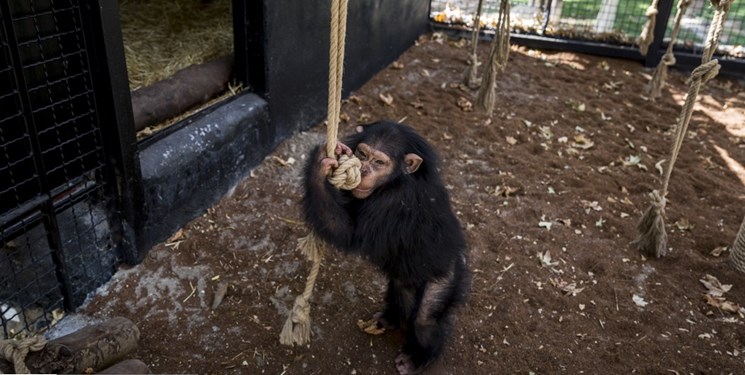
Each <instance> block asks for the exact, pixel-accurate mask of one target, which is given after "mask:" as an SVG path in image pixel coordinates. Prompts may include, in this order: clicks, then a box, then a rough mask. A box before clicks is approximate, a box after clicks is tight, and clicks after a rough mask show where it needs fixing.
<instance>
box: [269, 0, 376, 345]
mask: <svg viewBox="0 0 745 375" xmlns="http://www.w3.org/2000/svg"><path fill="white" fill-rule="evenodd" d="M347 5H348V0H332V1H331V32H330V34H331V36H330V42H329V95H328V115H327V123H328V124H327V127H326V139H327V141H326V142H327V143H326V155H327V156H328V157H330V158H335V157H336V152H335V150H336V144H337V141H336V139H337V137H338V133H339V118H340V114H341V92H342V79H343V77H344V44H345V39H346V34H347V31H346V30H347ZM338 162H339V165H338V167H337V168H335V169H334V170H333V171H332V172H331V174H330V176H328V180H329V182H331V184H332V185H334V186H335V187H337V188H339V189H345V190H352V189H354V188H355V187H357V185H359V183H360V180H361V176H360V167H361V165H362V164H361V162H360V160H359V159H357V158H356V157H353V156H352V157H349V156H348V155H341V156H340V157H339V158H338ZM324 248H325V244H324V243H323V241H322V240H321V239H320V238H319V237H318V236H317V235H316V234H315V233H313V232H312V231H311V232H310V233H309V234H308V235H307V236H305V237H302V238H300V239H298V249H299V250H300V251H301V252H302V253H303V254H305V256H306V257H307V258H308V259H309V260H310V261H311V262H312V263H313V265H312V266H311V271H310V274H309V275H308V278H307V279H306V281H305V289H303V293H302V294H300V295H298V296H297V297H295V303H294V305H293V307H292V311H291V312H290V315H289V316H288V317H287V320H286V321H285V324H284V326H283V327H282V332H281V333H280V334H279V342H280V343H281V344H283V345H290V346H292V345H295V344H298V345H305V344H307V343H308V342H310V333H311V330H310V298H311V297H312V296H313V288H314V287H315V284H316V279H317V278H318V273H319V270H320V268H321V260H322V259H323V253H324Z"/></svg>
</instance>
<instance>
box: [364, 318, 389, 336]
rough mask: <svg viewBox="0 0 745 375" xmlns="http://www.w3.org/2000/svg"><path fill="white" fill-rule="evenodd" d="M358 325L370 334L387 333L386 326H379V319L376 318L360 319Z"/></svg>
mask: <svg viewBox="0 0 745 375" xmlns="http://www.w3.org/2000/svg"><path fill="white" fill-rule="evenodd" d="M357 327H358V328H359V329H360V330H362V332H365V333H367V334H370V335H380V334H383V333H385V328H380V327H378V321H377V320H376V319H370V320H361V319H360V320H358V321H357Z"/></svg>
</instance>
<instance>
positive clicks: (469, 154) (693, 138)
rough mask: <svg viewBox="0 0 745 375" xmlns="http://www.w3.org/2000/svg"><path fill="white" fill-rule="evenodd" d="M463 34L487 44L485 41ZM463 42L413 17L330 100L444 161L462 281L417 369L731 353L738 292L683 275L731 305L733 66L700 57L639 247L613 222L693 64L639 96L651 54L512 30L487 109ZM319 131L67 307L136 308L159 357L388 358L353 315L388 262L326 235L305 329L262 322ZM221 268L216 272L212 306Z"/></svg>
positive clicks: (646, 366) (736, 97)
mask: <svg viewBox="0 0 745 375" xmlns="http://www.w3.org/2000/svg"><path fill="white" fill-rule="evenodd" d="M479 51H480V52H479V53H480V57H481V59H482V60H484V59H486V55H487V53H488V45H486V43H482V45H481V46H480V49H479ZM467 53H468V48H467V47H466V46H465V44H464V43H462V42H458V41H455V40H447V39H443V38H439V37H436V36H434V37H433V36H430V37H428V38H424V39H422V40H421V41H420V42H419V43H418V45H416V46H413V47H412V48H411V49H410V50H409V51H407V52H406V53H404V55H403V56H401V57H400V59H399V60H398V63H399V64H394V65H392V66H391V67H389V68H387V69H385V70H383V71H381V72H380V73H379V74H378V75H377V76H376V77H374V78H373V79H372V80H371V81H370V82H368V83H367V84H366V85H365V86H364V87H362V88H361V89H360V90H358V91H356V92H354V93H353V97H352V98H351V99H350V100H347V101H345V103H344V106H343V112H344V114H345V116H348V117H347V118H346V120H347V121H345V123H344V124H342V128H341V133H342V134H349V133H351V132H353V131H354V129H355V127H356V126H357V125H358V124H359V123H365V122H370V121H374V120H377V119H391V120H400V121H402V122H405V123H407V124H409V125H411V126H413V127H414V128H415V129H417V130H418V131H419V132H420V133H421V134H422V135H424V136H425V137H426V138H428V139H429V140H430V141H431V142H432V143H433V144H434V145H435V147H436V148H437V149H438V150H439V152H440V154H441V157H442V159H443V161H444V163H443V170H442V173H443V177H444V179H445V181H446V184H447V186H448V188H449V190H450V194H451V200H452V203H453V205H454V209H455V211H456V212H457V214H458V217H459V218H460V221H461V223H462V226H463V228H464V230H465V233H466V235H467V240H468V243H469V247H470V257H471V264H470V267H471V269H472V271H473V272H474V280H473V288H472V295H471V298H470V301H469V303H468V305H467V306H466V307H464V308H463V309H462V310H461V311H460V313H459V319H458V323H457V330H456V332H455V334H454V337H453V338H452V340H451V343H450V345H449V347H448V349H447V350H446V352H445V353H444V355H443V356H442V358H441V360H440V361H438V362H437V363H436V364H435V365H434V366H433V367H432V368H431V370H430V371H429V373H434V374H494V373H504V374H506V373H521V374H555V373H568V374H578V373H601V372H602V373H616V374H620V373H625V374H628V373H644V374H647V373H656V374H660V373H671V374H678V373H680V374H683V373H685V374H688V373H691V374H693V373H696V374H729V373H742V370H743V368H745V323H744V322H745V316H744V314H743V312H745V310H740V313H739V314H738V313H736V312H734V313H733V312H727V311H726V310H725V309H723V308H721V307H715V306H712V305H710V304H708V303H707V299H706V298H705V293H706V291H707V289H706V288H705V287H704V284H703V283H702V282H701V281H700V280H702V279H704V278H705V277H707V275H711V276H714V277H716V278H717V279H718V280H719V281H721V283H723V284H731V285H732V288H731V290H730V291H728V292H726V293H725V294H724V298H725V299H726V300H728V301H730V302H733V303H738V304H741V305H745V274H740V273H738V272H736V271H735V270H734V269H732V268H731V267H730V266H729V263H728V261H727V259H728V251H727V249H723V248H722V247H727V246H729V245H731V244H732V243H733V241H734V238H735V235H736V233H737V229H738V228H739V226H740V223H741V221H742V219H743V215H745V169H744V167H743V165H745V87H744V86H743V85H742V82H739V83H738V82H737V81H731V80H727V79H725V78H717V79H715V80H714V81H711V82H709V84H708V86H707V87H706V88H705V89H704V90H702V94H701V96H700V98H701V100H700V104H699V105H698V106H697V110H696V112H695V114H694V115H693V120H692V122H691V126H690V128H689V132H688V134H687V137H686V139H685V144H684V145H683V148H682V151H681V154H680V158H679V160H678V162H677V164H676V167H675V168H676V169H675V172H674V174H673V179H672V182H671V187H670V194H669V204H668V208H667V220H666V224H667V225H666V228H667V233H668V235H669V246H670V248H671V252H670V254H669V255H668V256H667V257H665V258H663V259H644V258H643V257H641V256H640V255H639V253H638V252H637V251H636V250H634V249H633V248H632V247H631V245H630V242H631V241H632V240H633V239H634V238H635V237H636V235H637V232H636V229H635V226H636V223H637V221H638V219H639V218H640V217H641V213H642V211H643V210H644V209H645V208H646V207H647V205H648V198H647V194H648V193H649V192H650V191H651V190H652V189H659V188H660V172H659V171H658V169H659V167H657V165H659V164H658V163H659V162H660V161H661V160H663V159H669V157H668V153H669V150H670V146H671V139H672V135H673V133H672V130H673V128H674V124H675V122H676V117H677V115H678V113H679V109H680V105H681V103H682V101H683V97H684V94H685V91H686V90H687V86H686V85H685V79H686V77H687V75H688V74H687V73H681V72H678V71H673V72H671V77H670V79H669V82H670V85H669V86H668V88H667V89H666V90H665V93H664V95H663V97H662V98H661V99H659V100H657V101H650V100H648V99H647V98H645V96H644V94H643V92H644V90H643V88H644V85H645V84H646V82H647V81H648V79H649V77H650V74H651V71H649V70H645V69H644V68H643V67H642V66H641V65H640V64H638V63H636V62H630V61H623V60H613V59H608V58H599V57H593V56H587V55H580V54H573V53H556V52H542V51H536V50H528V49H525V48H518V47H514V46H513V49H512V53H511V55H510V62H509V66H508V67H507V71H506V72H505V73H504V74H502V75H501V76H500V77H499V81H498V87H499V88H498V96H497V104H496V109H495V112H494V115H493V116H492V117H491V118H487V117H486V115H485V114H484V112H483V111H481V110H479V109H477V108H475V106H474V108H473V110H470V109H469V108H468V103H466V102H465V101H464V100H468V101H470V102H473V101H474V97H475V93H474V92H471V91H468V90H464V89H463V88H462V87H459V83H460V81H461V78H462V76H463V72H464V69H465V67H466V60H467ZM381 95H382V96H383V97H386V98H388V95H390V97H391V98H393V101H392V102H391V103H390V104H386V103H385V102H384V101H383V100H382V99H381ZM460 98H465V99H460ZM324 137H325V130H324V129H323V127H322V126H317V127H315V128H314V129H312V130H310V131H308V132H305V133H301V134H297V135H296V136H294V137H292V138H290V139H288V140H287V141H285V142H284V143H282V144H281V145H280V146H279V147H278V148H277V149H276V150H275V151H274V152H273V153H272V154H271V155H270V156H269V157H267V158H266V160H265V161H264V162H263V163H262V164H261V165H259V166H258V167H256V168H255V169H254V171H253V172H252V176H251V177H250V178H247V179H246V180H245V181H243V182H242V183H240V184H239V186H237V187H236V189H235V191H234V192H233V193H232V195H230V196H228V197H225V198H224V199H223V200H222V201H221V202H219V203H218V204H217V205H215V206H214V207H213V208H211V209H209V211H208V212H207V213H206V214H205V215H204V216H202V217H200V218H198V219H196V220H194V221H192V222H191V223H190V224H189V225H187V226H186V227H185V228H184V229H183V232H182V233H180V235H179V236H176V237H175V238H173V239H172V240H171V241H169V242H167V243H164V244H160V245H158V246H156V247H155V248H153V249H152V250H151V251H150V253H149V255H148V256H147V258H146V259H145V260H144V262H142V264H140V265H138V266H136V267H131V268H124V269H122V270H120V271H119V272H118V273H117V274H116V275H115V276H114V278H113V279H112V280H111V282H109V283H108V284H106V285H105V286H103V287H102V288H100V289H99V290H98V291H97V294H96V295H95V296H94V297H93V298H92V299H91V300H90V301H89V302H88V303H87V304H86V305H84V306H83V307H82V308H81V309H80V310H79V312H78V313H79V314H80V315H84V316H88V317H91V318H93V319H105V318H109V317H113V316H124V317H127V318H129V319H132V320H133V321H134V322H136V324H137V325H138V327H139V328H140V330H141V332H142V338H141V341H140V347H139V349H138V351H137V352H136V353H135V354H134V356H133V357H136V358H140V359H142V360H144V361H145V362H146V363H147V364H148V365H149V366H150V367H151V369H152V371H153V372H155V373H199V374H225V373H240V374H259V373H268V374H391V373H393V372H394V366H393V359H394V357H395V356H396V353H397V351H398V349H399V345H400V344H401V337H400V336H399V334H397V333H387V334H385V335H382V336H369V335H367V334H365V333H363V332H361V331H360V330H359V329H358V328H357V325H356V322H357V320H358V319H365V318H368V317H369V316H370V315H371V314H372V313H373V312H375V311H378V310H379V309H380V308H381V307H382V293H383V290H384V287H385V282H384V280H383V278H382V277H381V275H379V274H377V273H376V271H375V270H374V269H373V268H372V267H371V266H369V265H368V264H366V263H364V262H363V261H361V260H359V259H357V258H353V257H348V256H343V255H341V254H339V253H338V252H330V253H329V254H328V255H327V257H326V259H325V260H324V266H323V267H322V269H321V274H320V277H319V280H318V283H317V285H316V290H315V294H314V297H313V304H312V312H311V314H312V318H313V334H314V336H313V341H312V343H311V344H310V345H308V346H306V347H296V348H290V347H285V346H281V345H280V344H279V342H278V336H279V332H280V330H281V328H282V325H283V323H284V321H285V317H286V316H287V314H288V310H289V309H290V308H292V304H293V300H294V296H295V295H296V294H297V293H299V292H300V291H301V290H302V288H303V285H304V281H305V277H306V276H307V273H308V270H309V263H308V262H306V261H305V260H304V259H302V258H301V257H300V256H299V254H298V253H297V251H296V250H295V244H296V239H297V238H298V237H300V236H302V235H304V234H305V233H306V230H305V228H304V226H303V224H302V223H301V220H302V219H301V215H300V210H299V201H300V197H301V194H302V191H301V188H300V179H299V173H300V170H301V169H302V167H303V165H304V164H305V161H304V160H305V156H304V155H305V154H306V153H307V152H308V150H309V148H310V147H311V146H313V145H315V144H317V143H321V142H323V140H324ZM392 219H394V218H392ZM712 252H714V254H712ZM720 252H721V254H720ZM717 254H718V255H717ZM220 282H226V283H229V285H230V286H229V288H228V291H227V295H226V296H225V299H224V301H223V302H222V304H220V305H219V306H218V307H217V308H216V309H214V310H213V309H211V305H212V299H213V296H214V291H215V289H216V288H217V286H218V284H219V283H220ZM725 288H726V287H725ZM736 309H737V307H735V308H734V310H736Z"/></svg>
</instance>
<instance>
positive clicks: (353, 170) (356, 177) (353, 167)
mask: <svg viewBox="0 0 745 375" xmlns="http://www.w3.org/2000/svg"><path fill="white" fill-rule="evenodd" d="M360 168H362V162H361V161H360V159H358V158H356V157H354V156H352V157H350V156H347V155H341V156H340V157H339V166H338V167H336V169H334V170H333V172H331V175H330V176H329V177H328V180H329V182H330V183H331V185H334V186H335V187H336V188H338V189H343V190H352V189H354V188H356V187H357V185H359V184H360V181H362V175H361V173H360Z"/></svg>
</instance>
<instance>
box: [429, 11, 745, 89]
mask: <svg viewBox="0 0 745 375" xmlns="http://www.w3.org/2000/svg"><path fill="white" fill-rule="evenodd" d="M660 1H666V0H660ZM431 27H432V29H433V30H437V31H442V32H445V33H447V34H448V35H450V36H452V37H459V38H470V35H471V34H470V33H471V32H470V31H469V30H466V29H464V28H462V27H453V26H450V25H445V24H441V23H437V22H432V23H431ZM493 37H494V33H493V32H483V31H482V32H481V36H480V38H481V39H483V40H491V39H492V38H493ZM510 42H512V43H514V44H519V45H522V46H526V47H529V48H536V49H546V50H560V51H569V52H577V53H586V54H590V55H598V56H607V57H614V58H622V59H628V60H636V61H640V62H645V61H646V60H645V57H644V56H642V55H641V53H639V49H638V48H636V47H631V46H621V45H613V44H606V43H599V42H589V41H581V40H568V39H558V38H550V37H543V36H539V35H529V34H510ZM660 47H667V44H666V43H662V44H661V46H660ZM659 50H660V49H659V48H658V51H659ZM649 51H650V53H651V52H652V49H651V48H650V50H649ZM660 57H661V55H658V57H657V60H658V61H659V59H660ZM715 57H716V58H719V64H720V65H721V70H720V74H722V75H728V76H733V77H743V76H745V59H734V58H728V57H722V56H715ZM675 59H676V64H675V65H674V67H676V68H680V69H686V70H690V69H693V68H695V67H697V66H698V65H699V64H701V55H700V54H695V53H691V52H681V51H678V50H676V51H675Z"/></svg>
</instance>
